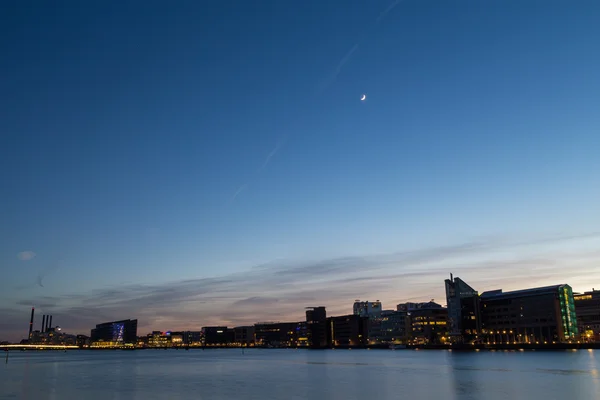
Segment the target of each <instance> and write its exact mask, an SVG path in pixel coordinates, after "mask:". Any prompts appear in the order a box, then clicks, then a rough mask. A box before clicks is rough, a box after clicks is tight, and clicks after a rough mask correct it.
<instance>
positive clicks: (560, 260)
mask: <svg viewBox="0 0 600 400" xmlns="http://www.w3.org/2000/svg"><path fill="white" fill-rule="evenodd" d="M598 237H599V236H594V235H592V234H584V235H575V236H562V237H552V238H545V237H544V238H539V239H537V240H535V239H530V240H527V241H513V242H509V241H505V240H491V239H488V240H481V241H473V242H467V243H459V244H456V245H451V246H438V247H431V248H423V249H416V250H412V251H399V252H394V253H389V254H381V255H365V256H358V257H339V258H333V259H325V260H314V261H302V262H293V261H289V260H288V261H278V262H273V263H267V264H263V265H261V266H257V267H256V268H250V269H248V270H247V271H244V272H240V273H236V274H229V275H226V276H221V277H217V278H198V279H187V280H181V281H175V282H169V283H164V284H160V285H140V284H136V285H123V286H119V287H111V288H106V289H97V290H94V291H92V292H89V293H69V294H65V295H62V296H48V295H46V296H39V297H37V298H33V299H27V300H25V299H23V300H19V301H15V302H14V303H13V304H14V305H15V309H12V310H11V313H9V314H7V315H9V316H10V318H9V320H10V321H12V322H5V324H7V327H12V328H11V329H12V330H14V331H15V332H16V333H18V334H19V335H22V331H23V320H27V313H28V307H30V306H31V305H32V303H33V305H39V306H40V307H41V306H42V305H43V308H47V309H51V310H52V314H53V315H54V320H55V321H56V322H57V323H58V324H59V325H60V326H62V327H63V328H64V329H65V330H66V331H67V332H74V333H89V329H91V328H92V327H94V326H95V324H98V323H101V322H106V321H111V320H117V319H121V318H138V319H139V323H140V328H139V329H140V333H144V332H146V331H151V330H153V329H174V330H176V329H200V327H202V326H208V325H215V324H226V325H229V326H235V325H243V324H253V323H255V322H258V321H260V320H262V321H265V320H280V321H293V320H302V319H303V317H304V307H305V306H317V305H324V306H326V307H327V311H328V314H330V315H340V314H343V313H350V312H351V306H352V302H353V300H354V299H357V298H360V299H373V300H374V299H379V300H381V301H382V302H383V303H384V307H385V308H388V309H394V308H395V305H396V304H398V303H401V302H404V301H410V300H414V301H428V300H430V299H432V298H433V299H436V301H438V302H439V303H442V304H444V303H445V300H444V299H445V294H444V284H443V280H444V279H446V278H447V277H448V276H449V274H450V272H453V273H454V275H455V276H460V277H461V278H463V279H465V280H466V281H467V282H469V283H470V284H471V285H472V286H473V287H474V288H475V289H477V290H479V291H485V290H490V289H496V288H502V289H504V290H513V289H522V288H524V287H528V286H534V285H535V286H543V285H547V284H556V283H571V282H576V281H577V282H579V284H583V285H584V287H583V289H585V288H586V287H587V286H589V287H590V288H591V287H598V284H594V283H593V282H594V280H596V281H599V280H600V272H598V271H597V265H598V262H600V252H598V250H597V248H598V243H597V240H596V239H597V238H598ZM578 238H579V239H580V240H581V241H586V243H588V244H589V245H590V246H589V250H585V251H584V250H578V251H573V250H572V249H571V247H570V246H571V242H572V241H574V240H577V239H578ZM590 239H594V240H596V241H595V242H594V241H592V242H590ZM549 240H551V241H552V246H548V245H547V244H548V243H549ZM525 243H526V244H527V247H523V244H525ZM536 244H537V245H536ZM565 249H567V250H569V249H571V250H569V251H566V250H565ZM582 276H585V278H586V280H585V281H582V280H581V279H579V280H578V279H576V278H577V277H582ZM588 289H589V288H588ZM576 290H577V289H576ZM4 304H8V303H6V301H5V302H4ZM17 310H20V311H18V312H17ZM12 316H15V318H14V319H13V317H12ZM24 316H25V317H24ZM17 317H18V318H17ZM13 322H14V325H11V324H12V323H13ZM19 338H20V337H17V338H14V339H15V340H16V339H19Z"/></svg>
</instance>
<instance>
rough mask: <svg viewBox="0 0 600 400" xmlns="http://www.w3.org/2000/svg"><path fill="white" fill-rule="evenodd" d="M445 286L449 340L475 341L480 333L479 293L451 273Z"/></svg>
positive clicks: (458, 341)
mask: <svg viewBox="0 0 600 400" xmlns="http://www.w3.org/2000/svg"><path fill="white" fill-rule="evenodd" d="M445 287H446V305H447V307H448V322H449V329H448V334H449V337H450V340H451V341H452V342H454V343H473V342H476V341H477V340H478V338H479V335H480V333H481V311H480V310H481V305H480V301H479V293H478V292H477V291H476V290H475V289H473V288H472V287H471V286H469V285H468V284H467V283H466V282H465V281H463V280H462V279H460V278H458V277H456V278H454V277H453V276H452V274H450V279H446V281H445Z"/></svg>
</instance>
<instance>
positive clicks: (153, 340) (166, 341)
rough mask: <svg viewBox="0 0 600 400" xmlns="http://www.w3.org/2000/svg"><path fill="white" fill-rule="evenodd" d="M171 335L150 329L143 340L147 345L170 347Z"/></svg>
mask: <svg viewBox="0 0 600 400" xmlns="http://www.w3.org/2000/svg"><path fill="white" fill-rule="evenodd" d="M170 339H171V337H170V335H167V333H165V332H161V331H152V333H149V334H148V336H147V338H146V340H145V341H144V342H145V344H146V346H147V347H171V340H170Z"/></svg>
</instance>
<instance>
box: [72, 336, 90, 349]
mask: <svg viewBox="0 0 600 400" xmlns="http://www.w3.org/2000/svg"><path fill="white" fill-rule="evenodd" d="M75 345H76V346H79V347H87V346H89V345H90V337H89V336H86V335H77V336H76V337H75Z"/></svg>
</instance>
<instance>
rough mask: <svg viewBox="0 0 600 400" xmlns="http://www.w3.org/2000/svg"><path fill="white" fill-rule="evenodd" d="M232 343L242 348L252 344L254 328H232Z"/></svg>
mask: <svg viewBox="0 0 600 400" xmlns="http://www.w3.org/2000/svg"><path fill="white" fill-rule="evenodd" d="M233 331H234V341H235V343H239V344H240V345H242V346H249V345H253V344H254V326H237V327H235V328H233Z"/></svg>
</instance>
